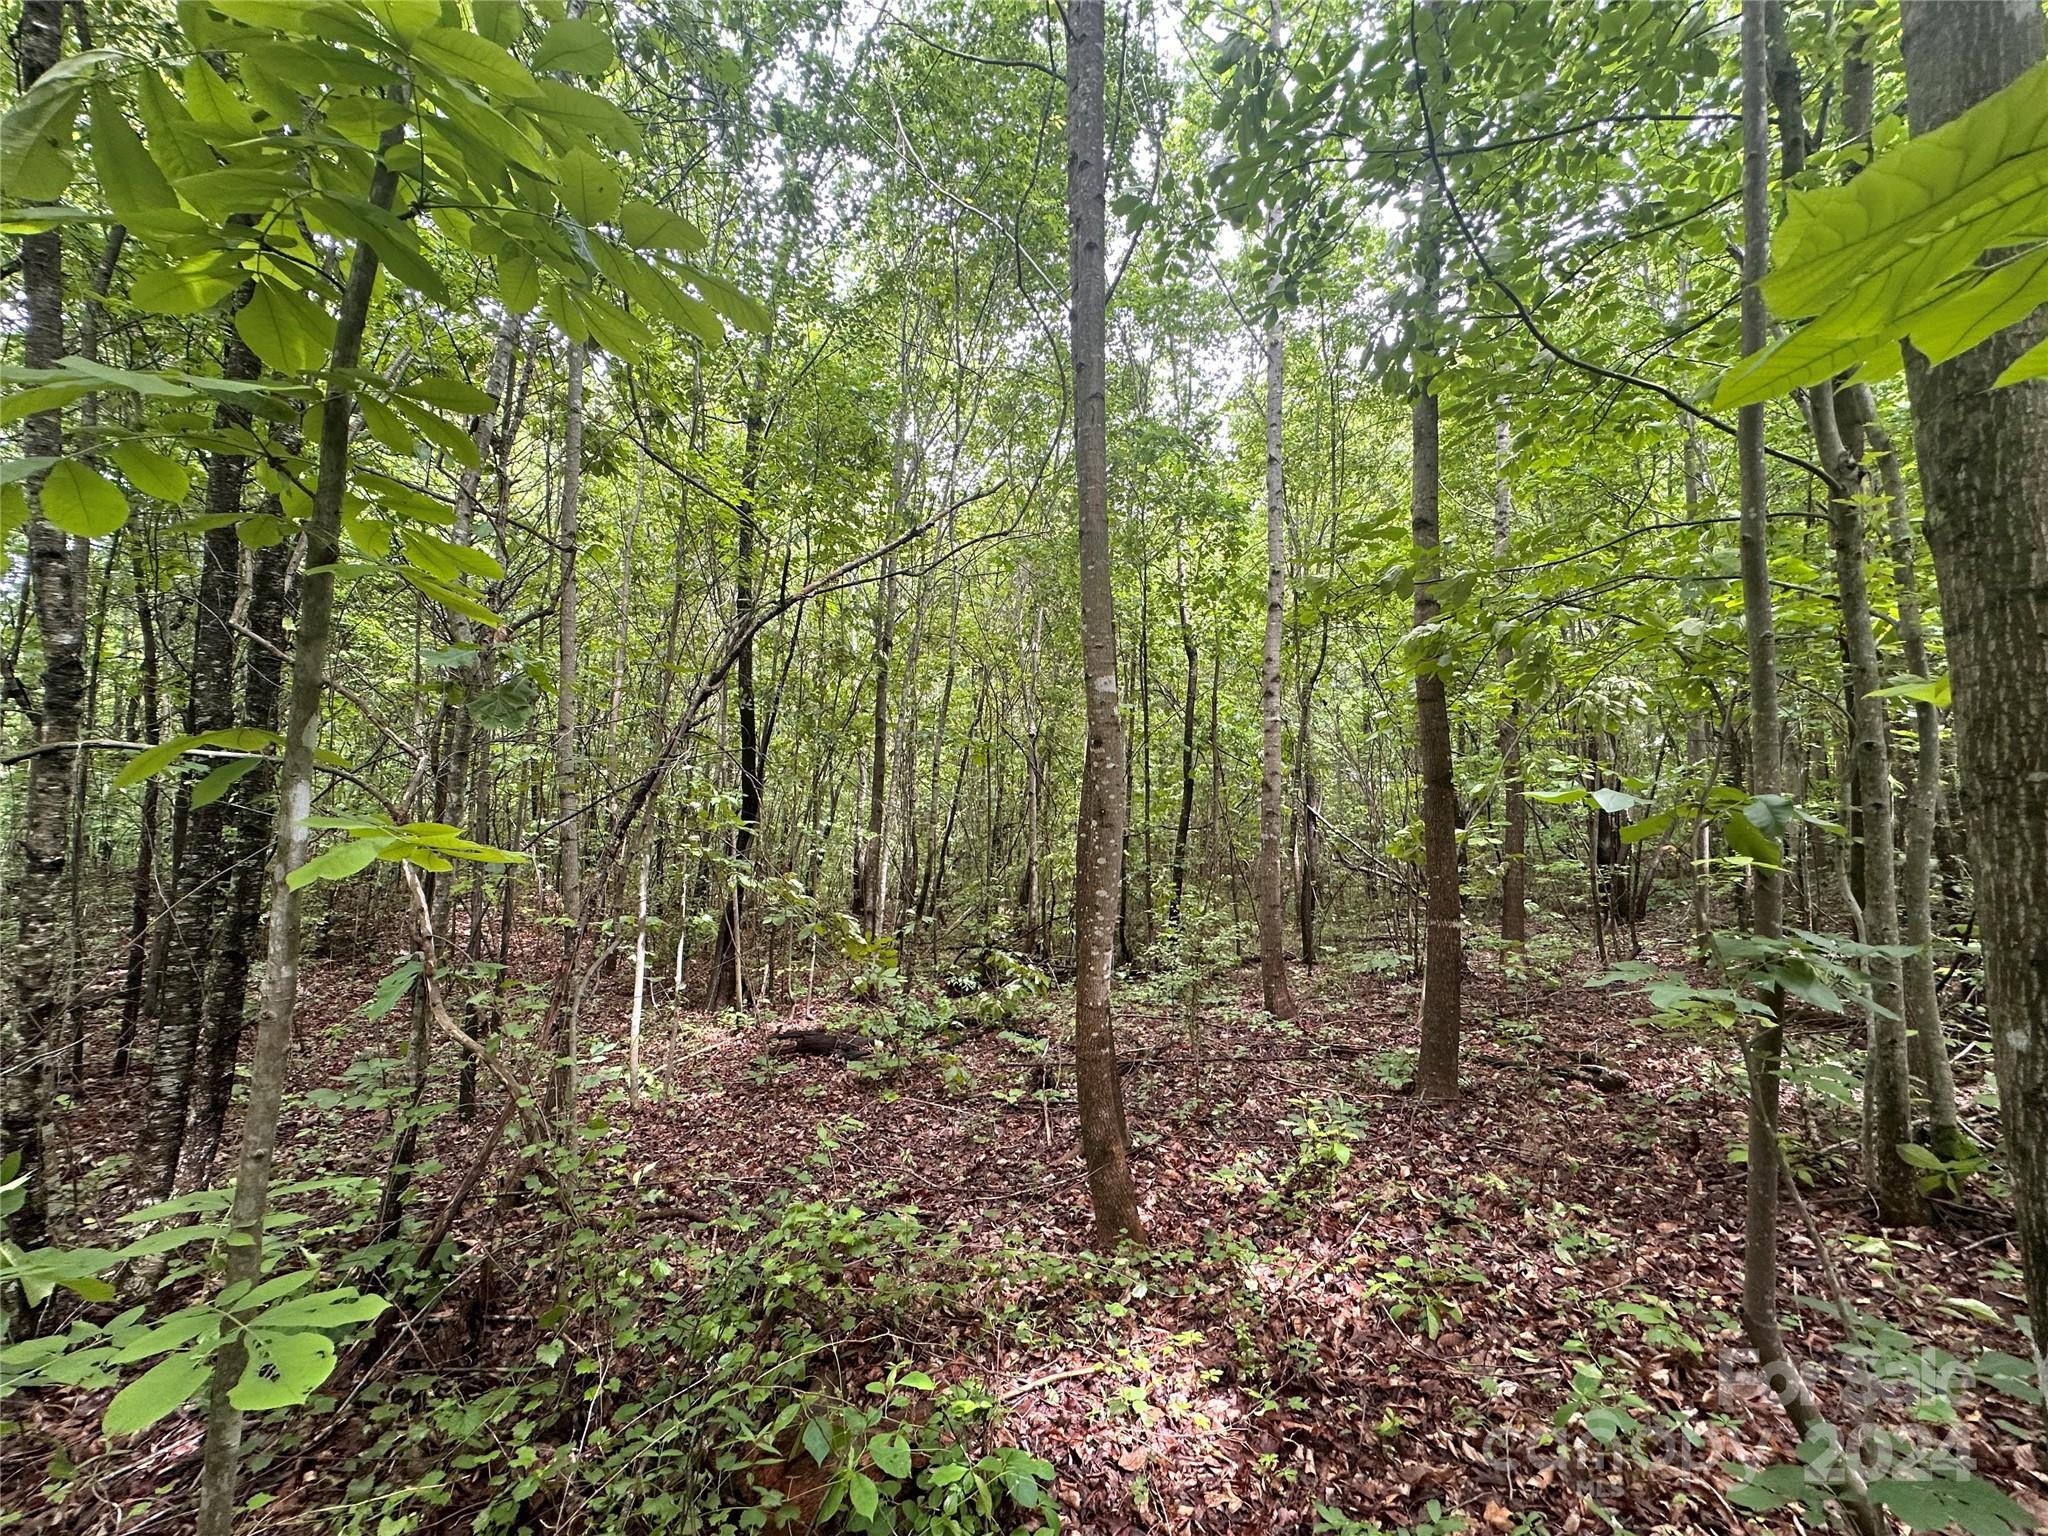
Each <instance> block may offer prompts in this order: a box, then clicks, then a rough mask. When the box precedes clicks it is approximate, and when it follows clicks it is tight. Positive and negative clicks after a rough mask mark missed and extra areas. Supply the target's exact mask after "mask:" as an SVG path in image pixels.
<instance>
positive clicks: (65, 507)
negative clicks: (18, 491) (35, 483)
mask: <svg viewBox="0 0 2048 1536" xmlns="http://www.w3.org/2000/svg"><path fill="white" fill-rule="evenodd" d="M40 501H41V504H42V509H43V516H44V517H45V518H46V519H47V520H48V521H49V523H50V525H51V526H52V527H53V528H60V529H62V530H63V531H64V532H65V533H68V534H71V535H72V536H74V537H76V538H81V539H97V538H100V537H103V536H104V535H106V534H109V533H112V532H113V531H114V530H115V529H117V528H119V527H120V526H121V525H122V524H123V523H125V522H127V521H128V498H127V497H126V496H124V495H122V494H121V488H120V487H119V486H118V485H116V484H114V482H113V481H111V480H109V479H108V478H107V477H106V476H105V475H103V474H101V473H100V472H99V471H98V470H96V469H94V468H93V467H92V466H91V465H89V464H81V463H80V462H79V461H78V460H76V459H60V460H58V461H57V462H56V463H55V464H53V465H51V466H50V472H49V473H48V474H47V475H45V476H43V488H42V493H41V497H40Z"/></svg>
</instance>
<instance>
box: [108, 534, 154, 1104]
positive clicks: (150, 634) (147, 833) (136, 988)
mask: <svg viewBox="0 0 2048 1536" xmlns="http://www.w3.org/2000/svg"><path fill="white" fill-rule="evenodd" d="M128 560H129V569H130V572H131V573H132V575H133V576H134V579H135V622H136V627H137V629H138V630H139V631H140V635H141V647H142V655H141V660H140V663H139V667H140V672H141V676H140V679H139V693H140V703H141V711H142V728H141V730H140V732H139V733H138V735H139V737H140V739H141V740H142V742H143V743H144V744H145V745H149V746H154V745H155V744H156V741H157V737H158V733H159V731H160V730H161V729H162V723H161V720H160V718H159V716H160V711H161V707H162V706H161V702H160V700H159V698H158V680H157V669H158V663H157V654H156V593H155V592H154V591H152V590H151V589H150V582H149V580H148V578H147V577H146V576H145V575H144V573H143V563H142V541H141V540H140V539H134V540H131V541H130V542H129V545H128ZM162 782H163V775H161V774H152V775H151V776H150V777H149V779H148V780H147V781H145V782H144V784H143V786H142V827H141V831H140V833H139V834H138V836H137V840H136V845H135V884H134V894H133V897H132V898H131V900H130V902H129V909H128V943H127V956H128V963H127V970H126V973H125V974H124V975H123V977H122V979H121V1025H120V1032H119V1034H118V1035H117V1036H116V1037H115V1041H114V1075H115V1076H116V1077H124V1076H126V1075H127V1072H128V1058H129V1056H130V1055H131V1054H132V1053H133V1051H134V1049H135V1030H136V1026H137V1024H138V1023H140V1021H141V1016H142V983H143V977H144V974H145V972H146V971H147V969H148V965H149V928H150V922H151V918H152V915H153V914H154V913H155V912H156V910H157V899H156V844H157V817H158V810H159V807H160V805H161V797H160V793H159V791H160V787H161V785H162Z"/></svg>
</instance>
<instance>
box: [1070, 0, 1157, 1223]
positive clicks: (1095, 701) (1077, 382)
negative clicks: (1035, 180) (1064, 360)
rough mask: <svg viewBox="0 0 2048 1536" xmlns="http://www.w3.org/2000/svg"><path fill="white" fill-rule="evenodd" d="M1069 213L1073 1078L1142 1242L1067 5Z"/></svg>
mask: <svg viewBox="0 0 2048 1536" xmlns="http://www.w3.org/2000/svg"><path fill="white" fill-rule="evenodd" d="M1065 16H1066V24H1067V25H1066V30H1067V37H1066V43H1067V81H1066V84H1067V224H1068V230H1069V233H1070V236H1071V239H1070V253H1071V260H1072V271H1073V312H1072V316H1071V319H1072V341H1071V346H1072V351H1073V359H1074V476H1075V493H1076V502H1077V509H1078V522H1079V541H1080V567H1081V678H1082V686H1083V688H1084V689H1085V690H1086V693H1087V715H1088V746H1087V757H1086V760H1085V762H1084V765H1083V768H1082V777H1081V819H1080V830H1079V836H1078V837H1077V839H1076V844H1075V850H1074V958H1075V974H1074V1080H1075V1086H1076V1088H1077V1090H1078V1092H1079V1096H1080V1110H1081V1147H1082V1152H1083V1155H1084V1156H1085V1157H1086V1159H1087V1162H1088V1196H1089V1200H1090V1202H1091V1203H1092V1204H1093V1206H1094V1209H1095V1236H1096V1241H1097V1242H1098V1243H1100V1244H1102V1245H1103V1246H1105V1247H1110V1246H1114V1245H1115V1244H1116V1243H1118V1242H1120V1241H1122V1240H1125V1239H1130V1240H1133V1241H1137V1242H1143V1241H1144V1238H1145V1229H1144V1224H1143V1222H1142V1220H1141V1219H1140V1217H1139V1214H1138V1195H1137V1190H1136V1188H1135V1187H1134V1186H1133V1184H1132V1182H1131V1165H1130V1138H1129V1136H1128V1134H1127V1132H1126V1129H1125V1125H1124V1106H1123V1084H1122V1075H1121V1073H1120V1072H1119V1071H1118V1068H1117V1059H1116V1033H1115V1028H1114V1026H1113V1025H1112V1023H1111V1021H1110V1011H1109V1007H1110V983H1111V972H1112V969H1113V967H1114V965H1115V961H1116V909H1117V892H1118V888H1119V887H1120V885H1121V884H1122V879H1121V876H1122V868H1121V866H1122V864H1123V834H1124V809H1125V808H1124V803H1123V800H1124V762H1123V758H1124V740H1123V721H1122V719H1121V717H1120V716H1119V714H1118V709H1117V687H1116V612H1115V607H1114V603H1115V596H1114V591H1115V589H1114V584H1113V581H1112V567H1111V554H1110V544H1109V424H1108V413H1107V405H1108V370H1107V361H1106V356H1105V354H1106V351H1107V335H1106V333H1107V329H1108V324H1107V311H1108V302H1109V295H1108V274H1107V272H1106V270H1105V265H1106V261H1105V259H1106V254H1107V253H1106V252H1105V250H1104V238H1105V237H1104V228H1103V225H1104V207H1103V202H1104V193H1105V187H1106V168H1105V166H1104V163H1103V157H1104V147H1103V75H1102V32H1103V24H1104V7H1103V6H1101V5H1100V4H1096V3H1091V0H1081V3H1078V4H1075V5H1070V6H1068V7H1067V9H1066V12H1065Z"/></svg>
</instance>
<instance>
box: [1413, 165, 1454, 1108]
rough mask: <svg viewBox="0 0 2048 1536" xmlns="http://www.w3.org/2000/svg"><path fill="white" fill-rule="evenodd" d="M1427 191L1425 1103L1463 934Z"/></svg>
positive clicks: (1422, 645)
mask: <svg viewBox="0 0 2048 1536" xmlns="http://www.w3.org/2000/svg"><path fill="white" fill-rule="evenodd" d="M1434 189H1435V183H1434V181H1431V180H1426V181H1425V182H1424V184H1423V199H1422V213H1421V227H1420V230H1419V233H1418V236H1417V238H1418V241H1419V245H1418V250H1417V265H1418V271H1417V274H1416V276H1417V281H1418V283H1419V285H1420V289H1421V294H1422V301H1421V314H1420V316H1419V318H1418V322H1417V323H1418V325H1419V327H1420V329H1421V334H1420V335H1419V336H1418V337H1417V338H1416V346H1415V349H1414V354H1413V355H1414V357H1415V359H1416V380H1415V399H1414V403H1413V405H1412V407H1411V409H1410V431H1411V434H1412V440H1411V453H1412V464H1411V471H1412V479H1411V486H1410V493H1409V504H1408V530H1409V537H1410V541H1411V543H1412V545H1413V549H1414V561H1415V570H1414V582H1415V628H1416V631H1417V634H1416V636H1415V639H1414V641H1413V644H1414V645H1415V647H1416V655H1415V752H1416V759H1417V763H1418V765H1419V767H1420V769H1421V774H1422V842H1423V852H1422V859H1423V879H1424V886H1425V920H1426V938H1425V941H1424V945H1423V970H1422V1028H1421V1050H1420V1052H1419V1053H1418V1060H1417V1062H1416V1071H1415V1082H1416V1090H1417V1092H1419V1093H1420V1094H1421V1096H1422V1097H1424V1098H1426V1099H1455V1098H1456V1097H1457V1096H1458V1033H1459V1028H1460V1023H1461V1019H1462V1004H1461V997H1460V993H1461V990H1462V987H1463V983H1464V977H1463V971H1464V965H1465V935H1464V923H1463V918H1462V915H1461V912H1460V897H1459V892H1458V801H1457V787H1456V784H1455V782H1454V781H1453V778H1452V764H1451V716H1450V706H1449V703H1448V701H1447V699H1446V698H1445V693H1444V676H1443V671H1442V669H1441V668H1440V667H1439V666H1438V665H1437V662H1436V656H1437V653H1438V650H1439V646H1438V644H1437V643H1436V641H1435V640H1434V639H1432V638H1430V637H1428V636H1425V635H1424V634H1423V633H1422V631H1424V630H1426V629H1427V628H1428V627H1429V626H1431V625H1433V624H1434V623H1435V622H1436V618H1437V615H1438V614H1439V613H1440V612H1441V611H1442V610H1441V608H1440V607H1439V606H1438V604H1437V600H1436V591H1435V587H1436V580H1437V577H1438V575H1439V574H1440V571H1441V556H1440V554H1439V549H1440V546H1441V543H1442V529H1441V526H1440V520H1439V495H1440V491H1441V487H1440V484H1439V480H1438V431H1439V422H1438V403H1437V396H1436V381H1435V379H1434V378H1433V377H1432V376H1431V375H1432V370H1433V368H1434V366H1435V346H1436V339H1437V338H1436V334H1435V332H1436V324H1437V308H1436V300H1437V282H1438V279H1439V275H1440V267H1441V257H1440V254H1439V250H1438V245H1437V230H1436V225H1435V220H1436V198H1435V195H1434Z"/></svg>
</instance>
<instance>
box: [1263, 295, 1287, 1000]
mask: <svg viewBox="0 0 2048 1536" xmlns="http://www.w3.org/2000/svg"><path fill="white" fill-rule="evenodd" d="M1268 299H1269V301H1270V302H1273V303H1277V302H1279V299H1278V290H1277V285H1276V286H1275V290H1274V292H1272V293H1270V294H1269V295H1268ZM1265 343H1266V634H1265V644H1264V648H1263V649H1262V650H1261V651H1260V654H1259V725H1260V729H1261V738H1262V739H1261V750H1260V755H1259V867H1258V878H1257V881H1256V882H1255V883H1256V886H1257V894H1256V898H1255V901H1254V906H1255V909H1256V913H1257V917H1258V925H1259V982H1260V986H1261V989H1262V991H1263V992H1264V995H1265V1003H1266V1012H1268V1013H1270V1014H1271V1015H1273V1017H1274V1018H1276V1019H1291V1018H1293V1017H1294V1015H1295V1011H1296V1010H1295V1005H1294V991H1293V989H1292V988H1291V987H1289V986H1288V984H1287V948H1286V945H1287V932H1286V926H1285V919H1284V917H1283V908H1282V906H1281V897H1280V842H1281V823H1282V821H1283V819H1284V817H1285V814H1286V809H1285V805H1284V803H1283V802H1284V798H1285V793H1286V791H1285V782H1286V781H1285V779H1284V777H1283V775H1284V772H1285V769H1284V766H1283V764H1282V762H1281V720H1280V630H1281V625H1282V623H1283V621H1284V620H1285V617H1286V612H1287V475H1286V463H1285V459H1284V449H1283V447H1282V440H1281V432H1280V428H1281V408H1282V405H1283V403H1284V398H1285V396H1284V392H1283V391H1284V381H1285V376H1286V369H1287V339H1286V336H1285V335H1284V333H1283V332H1282V330H1281V327H1280V321H1279V319H1278V317H1277V316H1275V317H1273V318H1271V319H1268V320H1267V322H1266V334H1265Z"/></svg>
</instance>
